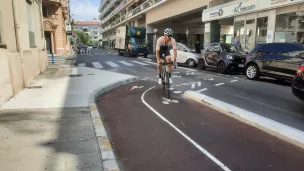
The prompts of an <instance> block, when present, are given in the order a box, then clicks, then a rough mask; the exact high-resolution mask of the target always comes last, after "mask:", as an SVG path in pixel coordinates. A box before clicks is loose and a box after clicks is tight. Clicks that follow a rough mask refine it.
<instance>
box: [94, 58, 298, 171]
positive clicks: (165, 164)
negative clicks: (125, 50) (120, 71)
mask: <svg viewBox="0 0 304 171" xmlns="http://www.w3.org/2000/svg"><path fill="white" fill-rule="evenodd" d="M107 60H109V59H107ZM132 60H133V59H132ZM124 61H127V60H126V59H124ZM128 62H130V63H132V61H128ZM115 63H116V62H115ZM117 64H118V63H117ZM145 67H147V66H145ZM139 68H140V67H139ZM152 75H153V74H152ZM154 75H155V74H154ZM193 79H194V78H193ZM214 79H218V78H217V77H214ZM202 85H203V83H202ZM231 85H233V84H232V83H231ZM231 87H232V86H231ZM202 88H203V87H202ZM210 89H211V88H210ZM164 97H166V96H165V92H164V90H163V89H162V87H161V86H159V85H158V84H157V83H156V82H155V81H151V80H146V79H144V80H141V81H138V82H134V83H131V84H128V85H124V86H121V87H119V88H116V89H113V90H111V91H109V92H107V93H105V94H103V95H101V96H100V97H99V98H98V99H97V106H98V109H99V111H100V113H101V118H102V120H103V122H104V125H105V127H106V130H107V132H108V135H109V138H110V141H111V143H112V146H113V149H114V152H115V155H116V157H117V158H118V162H119V164H120V167H121V168H122V170H124V171H143V170H144V171H186V170H191V171H201V170H206V171H217V170H225V171H228V170H232V171H246V170H250V171H263V170H267V171H288V170H293V171H302V170H304V157H303V156H304V150H302V149H299V148H298V147H295V146H293V145H290V144H288V143H286V142H284V141H282V140H279V139H278V138H276V137H273V136H270V135H268V134H266V133H264V132H262V131H260V130H258V129H256V128H254V127H251V126H249V125H247V124H244V123H241V122H239V121H237V120H235V119H233V118H230V117H228V116H226V115H224V114H221V113H219V112H217V111H215V110H213V109H210V108H208V107H206V106H204V105H201V104H199V103H196V102H194V101H192V100H188V99H185V98H183V97H182V95H181V94H173V96H172V98H171V100H168V99H166V98H164Z"/></svg>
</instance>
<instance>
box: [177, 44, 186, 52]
mask: <svg viewBox="0 0 304 171" xmlns="http://www.w3.org/2000/svg"><path fill="white" fill-rule="evenodd" d="M185 49H186V48H185V47H184V46H183V45H180V46H179V47H178V49H177V50H179V51H184V50H185Z"/></svg>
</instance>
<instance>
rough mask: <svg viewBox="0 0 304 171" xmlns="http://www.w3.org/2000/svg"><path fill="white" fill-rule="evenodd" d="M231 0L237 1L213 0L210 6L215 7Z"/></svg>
mask: <svg viewBox="0 0 304 171" xmlns="http://www.w3.org/2000/svg"><path fill="white" fill-rule="evenodd" d="M231 1H235V0H212V1H210V2H209V8H211V7H215V6H218V5H221V4H225V3H227V2H231Z"/></svg>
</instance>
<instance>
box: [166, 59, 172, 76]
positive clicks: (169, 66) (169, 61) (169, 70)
mask: <svg viewBox="0 0 304 171" xmlns="http://www.w3.org/2000/svg"><path fill="white" fill-rule="evenodd" d="M166 61H167V63H171V57H170V56H166ZM168 72H169V73H170V75H171V64H168Z"/></svg>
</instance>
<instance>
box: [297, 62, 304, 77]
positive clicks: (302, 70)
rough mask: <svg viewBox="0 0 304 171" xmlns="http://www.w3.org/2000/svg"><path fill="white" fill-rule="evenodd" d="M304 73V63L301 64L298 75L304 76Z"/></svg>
mask: <svg viewBox="0 0 304 171" xmlns="http://www.w3.org/2000/svg"><path fill="white" fill-rule="evenodd" d="M303 72H304V61H303V62H302V63H301V64H300V66H299V69H298V71H297V75H300V74H301V75H303Z"/></svg>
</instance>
